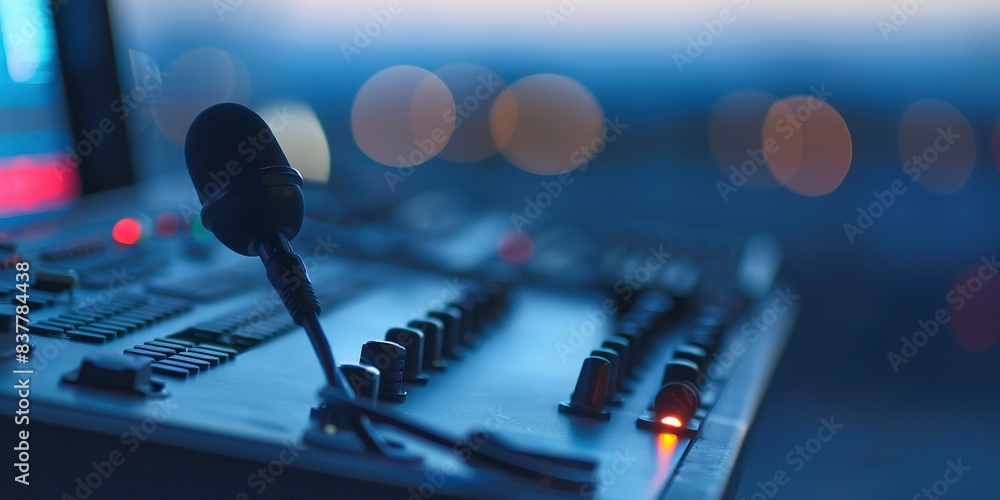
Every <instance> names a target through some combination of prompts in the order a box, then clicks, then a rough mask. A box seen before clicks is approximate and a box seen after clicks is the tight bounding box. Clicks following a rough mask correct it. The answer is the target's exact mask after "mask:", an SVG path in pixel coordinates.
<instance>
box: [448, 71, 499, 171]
mask: <svg viewBox="0 0 1000 500" xmlns="http://www.w3.org/2000/svg"><path fill="white" fill-rule="evenodd" d="M434 74H435V75H437V76H438V77H439V78H441V81H443V82H444V83H445V85H447V86H448V88H449V89H450V90H451V95H452V97H454V99H455V115H454V121H455V128H454V131H453V132H452V134H451V140H450V141H448V145H447V146H445V148H444V150H443V151H441V158H444V159H445V160H448V161H453V162H457V163H473V162H477V161H482V160H485V159H487V158H489V157H491V156H493V155H494V154H496V153H497V148H496V145H494V144H493V138H492V137H491V136H490V108H491V107H492V106H493V102H494V101H496V98H497V96H499V95H500V93H501V92H502V91H503V90H504V89H505V88H506V87H507V83H506V82H504V81H503V79H501V78H500V75H497V74H496V73H494V72H493V71H492V70H490V69H489V68H485V67H483V66H479V65H477V64H469V63H458V64H449V65H447V66H444V67H442V68H439V69H438V70H436V71H434Z"/></svg>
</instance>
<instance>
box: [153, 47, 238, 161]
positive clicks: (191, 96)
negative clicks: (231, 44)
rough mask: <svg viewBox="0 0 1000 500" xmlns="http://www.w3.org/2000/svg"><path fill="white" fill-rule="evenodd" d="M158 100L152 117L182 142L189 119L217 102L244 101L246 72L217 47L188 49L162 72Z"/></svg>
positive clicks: (175, 138) (168, 135) (158, 125)
mask: <svg viewBox="0 0 1000 500" xmlns="http://www.w3.org/2000/svg"><path fill="white" fill-rule="evenodd" d="M162 78H163V88H162V89H161V91H160V93H159V97H160V99H159V100H157V101H156V102H154V105H153V119H154V120H155V121H156V125H157V127H159V129H160V132H162V133H163V135H164V136H166V138H167V139H169V140H170V141H171V142H173V143H174V144H178V145H182V144H184V138H185V137H186V135H187V131H188V128H189V127H190V126H191V122H192V121H194V118H195V117H196V116H198V113H201V112H202V111H203V110H204V109H205V108H207V107H209V106H211V105H213V104H217V103H220V102H235V103H239V104H248V103H249V101H250V73H249V72H248V71H247V68H246V65H245V64H243V61H241V60H240V59H238V58H236V57H235V56H233V55H232V54H230V53H229V52H226V51H225V50H222V49H217V48H199V49H194V50H189V51H187V52H185V53H183V54H181V55H180V56H178V57H177V58H176V59H174V60H173V61H172V62H171V63H170V64H169V65H168V66H167V68H166V70H164V72H163V73H162Z"/></svg>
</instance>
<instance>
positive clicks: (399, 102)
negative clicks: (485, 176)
mask: <svg viewBox="0 0 1000 500" xmlns="http://www.w3.org/2000/svg"><path fill="white" fill-rule="evenodd" d="M454 114H455V101H454V100H453V98H452V95H451V92H450V91H449V90H448V86H447V85H445V84H444V82H443V81H441V79H440V78H438V77H437V76H436V75H434V74H433V73H431V72H430V71H427V70H425V69H423V68H418V67H416V66H393V67H391V68H386V69H384V70H382V71H379V72H378V73H376V74H375V75H374V76H372V77H371V78H369V79H368V81H366V82H365V83H364V85H362V86H361V90H359V91H358V94H357V96H355V98H354V105H353V106H352V107H351V132H352V133H353V134H354V142H355V143H356V144H357V145H358V147H359V148H361V151H363V152H364V153H365V154H366V155H367V156H368V157H369V158H371V159H373V160H375V161H377V162H379V163H381V164H383V165H386V166H390V167H400V168H403V167H412V166H415V165H420V164H421V163H424V162H426V161H427V160H430V159H431V158H434V157H435V156H436V155H437V154H438V153H440V152H441V150H442V149H444V147H445V145H447V144H448V141H449V139H450V138H451V134H452V131H453V130H454V126H455V123H454V119H453V118H454Z"/></svg>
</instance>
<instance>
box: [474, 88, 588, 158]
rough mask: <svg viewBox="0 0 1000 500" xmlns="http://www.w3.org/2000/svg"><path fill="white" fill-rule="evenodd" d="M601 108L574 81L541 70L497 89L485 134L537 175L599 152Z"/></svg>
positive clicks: (506, 154) (501, 150)
mask: <svg viewBox="0 0 1000 500" xmlns="http://www.w3.org/2000/svg"><path fill="white" fill-rule="evenodd" d="M603 131H604V112H603V111H602V110H601V105H600V104H599V103H598V102H597V98H595V97H594V95H593V94H592V93H591V92H590V91H589V90H587V88H586V87H584V86H583V85H582V84H580V83H579V82H577V81H576V80H573V79H570V78H567V77H565V76H561V75H553V74H541V75H532V76H529V77H525V78H522V79H520V80H518V81H516V82H514V83H513V84H511V85H510V86H509V87H507V89H505V90H504V91H503V92H501V93H500V96H499V97H497V99H496V102H494V103H493V109H491V110H490V133H491V134H492V136H493V142H494V144H496V145H497V147H498V148H500V152H501V154H503V156H504V158H506V159H507V161H509V162H511V163H512V164H514V165H515V166H516V167H518V168H520V169H522V170H526V171H528V172H532V173H535V174H541V175H555V174H558V173H561V172H564V171H568V170H573V169H575V168H578V167H581V166H583V165H585V164H586V163H587V161H589V160H590V159H592V158H593V157H594V156H596V155H598V154H600V153H601V152H603V151H604V148H605V147H606V143H605V140H604V139H603V138H602V137H601V135H602V132H603Z"/></svg>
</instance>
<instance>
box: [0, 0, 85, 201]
mask: <svg viewBox="0 0 1000 500" xmlns="http://www.w3.org/2000/svg"><path fill="white" fill-rule="evenodd" d="M0 33H2V35H3V36H2V39H0V45H2V47H3V50H0V217H10V216H14V215H22V214H27V213H35V212H39V211H45V210H51V209H54V208H58V207H60V206H62V205H65V204H66V203H67V202H68V201H70V200H72V199H73V198H75V197H76V196H77V194H78V192H79V178H78V175H77V170H76V164H75V162H74V160H73V155H72V147H71V144H72V139H71V134H70V132H69V124H68V117H67V113H66V106H65V96H64V94H63V86H62V77H61V74H60V71H59V58H58V57H57V54H56V40H55V33H54V30H53V23H52V11H51V8H50V7H49V3H48V2H47V1H45V0H0Z"/></svg>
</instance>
